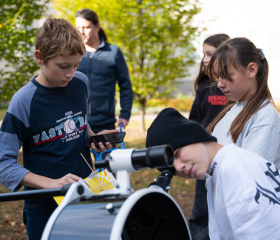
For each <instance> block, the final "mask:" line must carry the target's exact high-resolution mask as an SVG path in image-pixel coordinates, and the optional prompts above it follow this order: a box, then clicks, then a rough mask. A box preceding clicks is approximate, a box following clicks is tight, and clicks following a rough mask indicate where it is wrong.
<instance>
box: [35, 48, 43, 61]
mask: <svg viewBox="0 0 280 240" xmlns="http://www.w3.org/2000/svg"><path fill="white" fill-rule="evenodd" d="M35 58H36V61H37V63H38V64H39V65H42V64H44V61H43V56H42V53H41V52H40V50H36V51H35Z"/></svg>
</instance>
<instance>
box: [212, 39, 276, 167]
mask: <svg viewBox="0 0 280 240" xmlns="http://www.w3.org/2000/svg"><path fill="white" fill-rule="evenodd" d="M268 71H269V67H268V62H267V59H266V57H265V55H264V53H263V51H262V50H261V49H258V48H256V46H255V45H254V44H253V43H252V42H251V41H250V40H249V39H247V38H233V39H229V40H227V41H225V42H224V43H223V44H222V45H220V46H219V47H218V48H217V50H216V51H215V53H214V54H213V56H212V59H211V61H210V63H209V71H208V73H209V76H210V77H211V78H212V79H215V80H216V81H217V86H218V88H220V89H221V90H222V92H223V93H224V94H225V96H226V97H227V98H228V99H229V100H230V101H231V103H230V104H229V105H228V106H227V107H225V108H224V109H223V111H222V112H221V113H220V114H219V115H218V116H217V117H216V118H215V119H214V120H213V122H211V123H210V124H209V126H208V127H207V130H208V131H209V132H210V133H212V135H213V136H215V137H216V138H217V139H218V143H220V144H223V145H226V144H230V143H235V144H236V145H237V146H239V147H241V148H245V149H248V150H250V151H252V152H254V153H257V154H259V155H260V156H262V157H263V158H265V159H266V160H268V161H270V162H272V163H274V164H275V165H276V167H278V169H279V167H280V117H279V113H278V112H277V111H276V109H275V108H274V103H273V99H272V96H271V93H270V91H269V87H268Z"/></svg>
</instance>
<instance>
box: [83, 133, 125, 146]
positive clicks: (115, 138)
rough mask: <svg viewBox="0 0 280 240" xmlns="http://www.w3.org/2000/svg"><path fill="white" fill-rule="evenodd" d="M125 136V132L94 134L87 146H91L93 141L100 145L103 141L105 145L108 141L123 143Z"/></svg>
mask: <svg viewBox="0 0 280 240" xmlns="http://www.w3.org/2000/svg"><path fill="white" fill-rule="evenodd" d="M124 136H125V132H118V133H108V134H100V135H94V136H91V137H89V139H88V140H87V143H86V146H90V144H91V143H94V145H96V146H98V144H99V143H100V142H102V143H103V144H104V145H105V144H106V142H110V143H121V142H122V141H123V139H124Z"/></svg>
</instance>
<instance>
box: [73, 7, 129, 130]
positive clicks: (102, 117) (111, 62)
mask: <svg viewBox="0 0 280 240" xmlns="http://www.w3.org/2000/svg"><path fill="white" fill-rule="evenodd" d="M75 24H76V27H77V28H78V30H79V31H80V32H81V33H82V35H83V37H84V43H85V46H86V51H87V52H86V54H85V55H84V56H83V58H82V62H81V63H80V64H79V66H78V69H77V70H78V71H80V72H82V73H84V74H85V75H86V76H87V77H88V79H89V81H90V97H91V115H90V117H89V119H88V123H89V125H90V127H91V129H92V130H93V131H94V132H95V133H97V132H99V131H102V130H104V129H115V123H116V118H115V92H116V83H118V85H119V87H120V105H121V111H120V116H119V119H118V123H117V126H120V125H121V124H123V127H124V128H125V127H126V125H127V124H128V121H129V118H130V115H131V108H132V104H133V91H132V86H131V81H130V78H129V73H128V68H127V65H126V62H125V59H124V56H123V54H122V52H121V50H120V49H119V48H118V47H117V46H115V45H112V44H110V43H108V42H107V36H106V34H105V32H104V30H103V29H102V28H101V27H100V23H99V19H98V16H97V14H96V13H95V12H94V11H92V10H90V9H82V10H80V11H77V12H76V14H75Z"/></svg>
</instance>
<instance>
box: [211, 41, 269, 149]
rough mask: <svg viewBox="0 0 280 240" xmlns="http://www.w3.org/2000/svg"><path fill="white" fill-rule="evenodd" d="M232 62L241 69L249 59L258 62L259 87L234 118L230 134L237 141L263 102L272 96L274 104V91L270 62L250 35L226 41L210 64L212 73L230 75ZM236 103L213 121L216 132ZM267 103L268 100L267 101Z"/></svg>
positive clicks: (226, 76)
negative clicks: (269, 79) (270, 80)
mask: <svg viewBox="0 0 280 240" xmlns="http://www.w3.org/2000/svg"><path fill="white" fill-rule="evenodd" d="M214 63H215V65H216V64H217V66H218V72H214ZM229 63H230V64H232V65H233V67H234V68H235V69H237V70H241V71H243V70H244V69H245V68H246V67H247V66H248V65H249V63H255V64H256V65H257V67H258V72H257V76H256V78H257V91H256V93H255V94H254V95H253V96H251V98H250V99H249V100H248V101H247V103H246V105H245V106H244V108H243V109H242V110H241V112H240V113H239V114H238V115H237V116H236V118H235V119H234V120H233V122H232V124H231V126H230V129H229V132H228V134H231V137H232V140H233V142H234V143H236V141H237V138H238V136H239V134H240V133H241V131H242V130H243V128H244V126H245V124H246V123H247V122H248V120H249V119H250V118H251V117H252V116H253V115H254V114H256V113H257V111H258V110H259V109H260V107H261V106H262V104H263V103H264V101H265V100H266V99H268V100H269V101H270V102H271V103H272V104H273V105H274V103H273V100H272V96H271V93H270V91H269V88H268V84H267V81H268V71H269V69H268V62H267V60H266V58H265V57H264V58H263V59H262V60H261V57H260V54H259V50H258V49H257V48H256V46H255V45H254V44H253V43H252V42H251V41H250V40H249V39H246V38H233V39H229V40H227V41H226V42H224V43H223V44H222V45H221V46H220V47H218V48H217V49H216V51H215V53H214V54H213V56H212V58H211V61H210V63H209V67H208V70H209V72H208V76H209V77H210V78H212V79H215V80H218V77H219V76H220V77H223V78H225V79H229V77H228V64H229ZM235 104H236V102H231V103H230V104H229V105H228V106H227V107H225V108H224V109H223V110H222V111H221V113H220V114H219V115H218V116H217V117H216V118H215V119H214V120H213V121H212V122H211V123H210V124H209V126H208V127H207V130H208V131H209V132H210V133H212V132H213V130H214V127H215V125H216V124H217V123H218V122H219V121H220V120H221V119H222V118H223V117H224V115H225V114H226V113H227V112H228V111H229V110H230V109H231V108H232V107H233V106H234V105H235ZM266 104H267V103H266Z"/></svg>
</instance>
